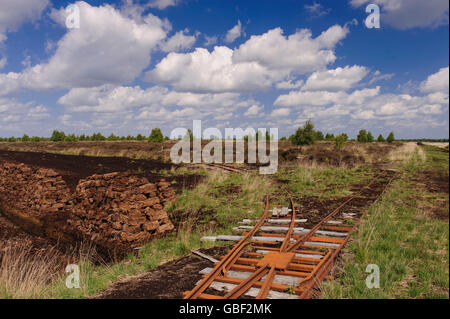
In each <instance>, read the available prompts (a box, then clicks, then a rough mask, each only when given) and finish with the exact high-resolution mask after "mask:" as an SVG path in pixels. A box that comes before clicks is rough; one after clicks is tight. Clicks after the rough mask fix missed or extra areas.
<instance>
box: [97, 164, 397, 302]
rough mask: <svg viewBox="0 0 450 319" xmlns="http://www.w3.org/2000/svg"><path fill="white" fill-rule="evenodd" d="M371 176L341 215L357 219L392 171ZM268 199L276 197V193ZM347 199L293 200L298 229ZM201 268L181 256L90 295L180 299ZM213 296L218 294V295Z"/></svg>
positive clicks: (220, 251)
mask: <svg viewBox="0 0 450 319" xmlns="http://www.w3.org/2000/svg"><path fill="white" fill-rule="evenodd" d="M375 174H380V177H379V179H378V180H377V181H376V182H374V183H373V184H371V185H370V186H369V187H366V185H354V187H352V189H353V191H354V193H355V194H358V192H361V193H360V195H358V196H356V197H355V198H354V199H353V200H352V201H350V202H349V203H348V204H347V205H346V206H344V207H343V208H342V209H341V212H343V213H354V214H356V216H355V217H357V218H360V217H361V216H362V215H363V214H364V213H365V212H366V211H367V210H368V209H369V207H370V206H371V205H372V204H373V203H374V202H375V201H376V199H377V198H378V197H379V196H380V195H381V194H382V193H383V191H384V189H385V188H386V186H387V185H388V183H389V182H390V181H391V179H392V178H393V177H394V174H395V172H394V171H391V170H380V171H376V172H375ZM271 196H272V197H274V196H275V197H276V194H272V195H271ZM348 198H349V197H344V198H339V199H320V198H318V197H315V196H308V197H295V198H294V202H295V205H296V210H297V214H298V215H297V216H298V217H299V218H306V219H308V221H307V222H306V223H304V224H302V227H305V228H312V227H313V226H314V225H316V224H317V223H318V222H319V221H320V220H322V219H323V218H324V217H326V216H327V215H328V214H329V213H330V212H331V211H333V209H334V208H336V207H338V206H339V205H340V204H342V203H343V202H345V201H346V200H347V199H348ZM229 248H230V246H228V245H227V246H223V247H214V248H210V249H204V250H201V251H202V252H204V253H206V254H209V255H211V256H213V257H215V258H216V259H218V257H219V256H224V255H225V254H226V252H227V251H228V249H229ZM205 267H213V263H212V262H210V261H208V260H205V259H201V258H200V257H197V256H195V255H188V256H184V257H181V258H179V259H176V260H174V261H170V262H168V263H165V264H163V265H161V266H159V267H157V268H156V269H154V270H151V271H148V272H146V273H144V274H142V275H139V276H136V277H131V278H128V279H125V280H123V281H121V282H118V283H115V284H113V285H112V286H111V287H110V288H108V289H107V290H105V291H103V292H102V293H100V294H98V295H96V296H94V298H106V299H109V298H111V299H116V298H118V299H119V298H125V299H140V298H182V294H183V293H184V292H185V291H187V290H191V289H192V288H193V287H194V285H195V283H196V282H197V281H198V280H200V279H201V278H202V277H201V275H200V274H199V271H201V270H202V269H204V268H205ZM209 289H211V288H209ZM215 293H216V294H218V295H219V294H220V292H215Z"/></svg>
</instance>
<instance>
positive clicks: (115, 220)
mask: <svg viewBox="0 0 450 319" xmlns="http://www.w3.org/2000/svg"><path fill="white" fill-rule="evenodd" d="M172 200H175V192H174V191H173V190H172V189H171V188H170V183H168V182H166V181H164V180H161V181H160V182H157V183H156V184H153V183H149V181H148V180H147V179H146V178H144V177H137V176H133V175H130V174H127V173H109V174H104V175H93V176H90V177H88V178H86V179H83V180H80V181H79V182H78V185H77V187H76V190H75V192H71V191H70V189H69V188H68V187H67V185H66V182H65V181H64V180H63V179H62V178H61V176H60V175H59V173H58V172H56V171H54V170H52V169H44V168H36V167H33V166H27V165H24V164H15V163H7V162H3V163H0V210H1V211H2V213H3V214H5V215H6V216H7V217H8V218H9V219H11V220H13V221H14V222H15V223H16V224H18V225H20V226H21V227H22V228H24V229H25V230H27V231H29V232H31V233H33V234H36V235H40V236H46V237H48V238H51V239H55V240H58V241H59V240H63V241H64V240H65V241H73V240H80V239H88V240H90V241H92V242H94V243H95V244H99V245H100V246H102V247H106V248H112V249H114V248H120V249H123V248H125V249H126V248H131V247H135V246H137V245H140V244H142V243H144V242H146V241H148V240H150V239H152V238H154V237H157V236H161V235H163V234H164V233H166V232H168V231H171V230H172V229H173V225H172V223H171V221H170V220H169V218H168V216H167V213H166V211H165V210H164V209H163V204H164V203H165V202H166V201H172Z"/></svg>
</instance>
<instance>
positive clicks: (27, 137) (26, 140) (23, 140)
mask: <svg viewBox="0 0 450 319" xmlns="http://www.w3.org/2000/svg"><path fill="white" fill-rule="evenodd" d="M21 140H22V142H29V141H30V137H29V136H28V135H27V134H24V135H23V136H22V139H21Z"/></svg>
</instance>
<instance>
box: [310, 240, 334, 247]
mask: <svg viewBox="0 0 450 319" xmlns="http://www.w3.org/2000/svg"><path fill="white" fill-rule="evenodd" d="M304 245H305V246H322V247H336V248H337V247H339V246H340V244H336V243H326V242H322V241H307V242H305V244H304Z"/></svg>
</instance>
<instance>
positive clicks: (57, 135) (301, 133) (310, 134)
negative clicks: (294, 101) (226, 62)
mask: <svg viewBox="0 0 450 319" xmlns="http://www.w3.org/2000/svg"><path fill="white" fill-rule="evenodd" d="M260 134H262V133H261V132H259V131H258V132H257V133H256V136H252V137H250V138H251V139H252V140H253V139H259V136H260ZM187 135H188V136H189V137H188V136H186V138H189V139H190V140H192V139H193V134H192V131H191V130H188V133H187ZM248 139H249V137H248V136H246V137H244V140H246V141H247V140H248ZM270 139H271V136H269V132H266V140H270ZM133 140H134V141H145V140H147V141H149V142H163V141H164V140H169V137H167V136H166V137H164V135H163V133H162V131H161V129H159V128H154V129H152V131H151V133H150V135H149V136H148V137H147V136H144V135H142V134H138V135H137V136H131V135H128V136H117V135H114V134H110V135H109V136H108V137H105V136H103V135H102V134H101V133H94V134H92V135H90V136H89V135H85V134H81V135H75V134H68V135H66V134H65V133H64V132H63V131H58V130H54V131H53V133H52V135H51V137H50V138H43V137H37V136H33V137H29V136H28V135H26V134H25V135H24V136H23V137H21V138H15V137H10V138H0V142H16V141H22V142H40V141H53V142H78V141H133ZM280 140H282V141H283V140H289V141H290V142H291V143H292V144H294V145H310V144H313V143H315V142H316V141H335V143H336V147H338V148H339V147H341V146H342V145H343V144H344V143H345V142H346V141H348V135H347V134H345V133H341V134H339V135H336V136H334V134H332V133H326V135H324V134H323V133H322V132H321V131H318V130H315V129H314V124H313V123H312V122H311V121H307V122H306V123H305V125H304V126H303V127H299V128H298V129H297V131H296V132H295V133H294V134H292V135H291V136H289V138H288V139H287V138H286V137H282V138H281V139H280ZM356 140H357V141H358V142H362V143H370V142H374V141H375V139H374V137H373V135H372V133H371V132H370V131H366V130H360V131H359V133H358V136H357V138H356ZM394 140H395V137H394V133H393V132H391V133H389V135H388V137H387V138H386V139H385V138H384V137H383V135H381V134H380V135H379V136H378V138H377V139H376V141H377V142H389V143H392V142H393V141H394Z"/></svg>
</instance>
